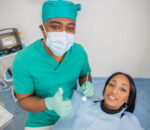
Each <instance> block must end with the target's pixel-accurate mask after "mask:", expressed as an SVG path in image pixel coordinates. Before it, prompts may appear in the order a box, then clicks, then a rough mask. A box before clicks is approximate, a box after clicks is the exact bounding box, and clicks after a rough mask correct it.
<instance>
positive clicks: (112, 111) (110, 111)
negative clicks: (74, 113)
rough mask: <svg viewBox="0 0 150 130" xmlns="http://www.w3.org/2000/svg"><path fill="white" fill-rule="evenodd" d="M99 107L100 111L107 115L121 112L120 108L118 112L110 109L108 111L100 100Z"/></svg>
mask: <svg viewBox="0 0 150 130" xmlns="http://www.w3.org/2000/svg"><path fill="white" fill-rule="evenodd" d="M100 107H101V109H102V110H103V111H104V112H105V113H108V114H116V113H119V112H120V111H121V110H122V107H121V108H120V109H118V110H112V109H108V108H106V107H105V106H104V100H102V101H101V102H100Z"/></svg>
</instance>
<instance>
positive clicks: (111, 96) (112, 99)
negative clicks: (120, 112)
mask: <svg viewBox="0 0 150 130" xmlns="http://www.w3.org/2000/svg"><path fill="white" fill-rule="evenodd" d="M108 98H109V99H110V100H111V101H116V100H117V98H116V97H115V96H113V95H108Z"/></svg>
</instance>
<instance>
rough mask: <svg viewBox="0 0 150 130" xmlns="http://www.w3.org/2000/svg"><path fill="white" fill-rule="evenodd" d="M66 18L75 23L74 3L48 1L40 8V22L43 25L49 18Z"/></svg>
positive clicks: (60, 0) (56, 0) (62, 0)
mask: <svg viewBox="0 0 150 130" xmlns="http://www.w3.org/2000/svg"><path fill="white" fill-rule="evenodd" d="M57 17H66V18H70V19H73V20H74V21H76V17H77V7H76V5H75V4H74V3H72V2H69V1H65V0H48V1H46V2H44V4H43V7H42V21H43V23H45V22H46V21H47V20H49V19H51V18H57Z"/></svg>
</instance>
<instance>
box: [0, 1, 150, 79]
mask: <svg viewBox="0 0 150 130" xmlns="http://www.w3.org/2000/svg"><path fill="white" fill-rule="evenodd" d="M43 1H44V0H0V29H2V28H7V27H16V28H18V29H19V31H21V32H22V35H21V37H22V41H23V42H24V43H26V44H27V45H29V44H30V43H32V42H33V41H35V40H36V39H38V38H41V37H42V35H41V33H40V30H39V28H38V25H39V24H40V23H41V6H42V3H43ZM73 1H74V2H76V3H78V2H79V3H81V4H82V11H81V12H79V15H78V19H77V32H76V41H77V42H78V43H80V44H82V45H83V46H84V47H85V49H86V51H87V53H88V56H89V62H90V65H91V68H92V75H93V76H109V75H110V74H111V73H113V72H116V71H123V72H126V73H129V74H131V75H132V76H133V77H143V78H150V0H73Z"/></svg>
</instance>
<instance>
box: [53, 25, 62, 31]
mask: <svg viewBox="0 0 150 130" xmlns="http://www.w3.org/2000/svg"><path fill="white" fill-rule="evenodd" d="M51 28H52V29H53V30H59V29H60V26H56V25H52V26H51Z"/></svg>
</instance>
